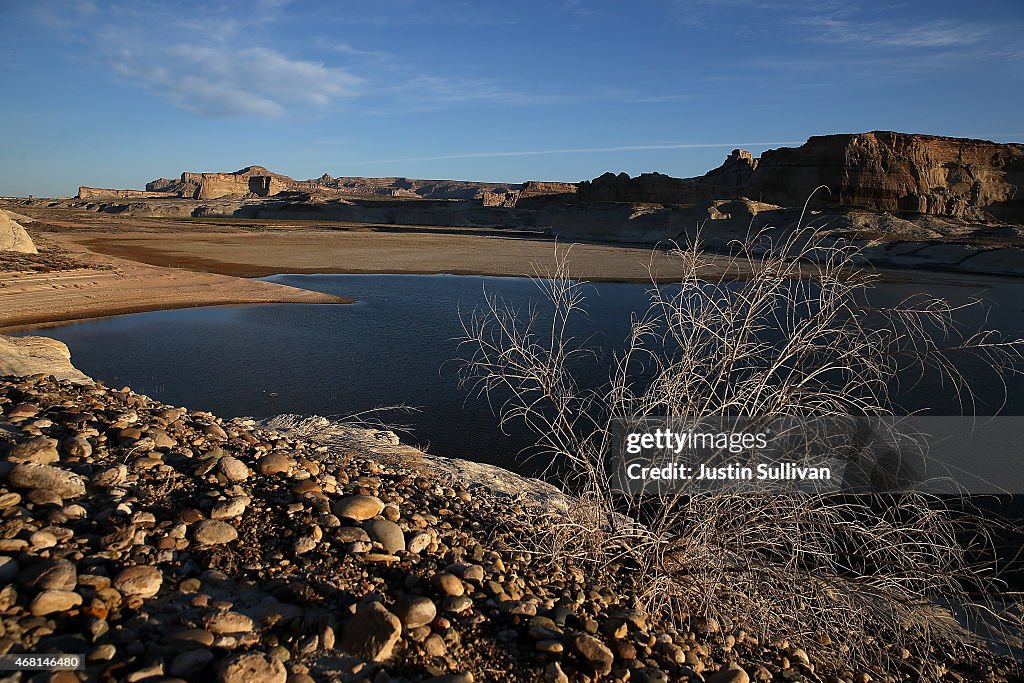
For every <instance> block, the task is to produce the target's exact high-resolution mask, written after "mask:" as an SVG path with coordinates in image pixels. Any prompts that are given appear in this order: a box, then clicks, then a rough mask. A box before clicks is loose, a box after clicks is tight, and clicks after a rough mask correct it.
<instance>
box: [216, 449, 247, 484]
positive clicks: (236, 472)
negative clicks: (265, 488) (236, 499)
mask: <svg viewBox="0 0 1024 683" xmlns="http://www.w3.org/2000/svg"><path fill="white" fill-rule="evenodd" d="M217 469H218V470H219V471H220V473H221V474H223V475H224V476H225V477H226V478H227V480H228V481H245V480H246V479H248V478H249V475H250V474H251V472H250V471H249V468H248V467H247V466H246V464H245V463H244V462H242V461H241V460H239V459H238V458H236V457H234V456H233V455H225V456H224V457H223V458H221V459H220V460H219V461H218V462H217Z"/></svg>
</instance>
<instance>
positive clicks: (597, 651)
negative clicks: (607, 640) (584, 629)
mask: <svg viewBox="0 0 1024 683" xmlns="http://www.w3.org/2000/svg"><path fill="white" fill-rule="evenodd" d="M572 647H573V650H575V651H576V653H577V654H578V655H579V656H580V657H582V658H583V659H585V660H586V661H588V662H590V664H591V665H592V666H593V667H594V669H595V670H596V671H597V672H598V673H601V674H606V673H608V672H609V671H611V670H612V662H613V661H614V656H613V655H612V651H611V650H609V649H608V646H607V645H605V644H604V643H602V642H601V641H600V640H598V639H597V638H595V637H594V636H592V635H589V634H586V633H580V634H577V635H576V637H575V638H573V640H572Z"/></svg>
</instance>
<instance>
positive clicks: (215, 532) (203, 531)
mask: <svg viewBox="0 0 1024 683" xmlns="http://www.w3.org/2000/svg"><path fill="white" fill-rule="evenodd" d="M192 536H193V538H194V539H195V541H196V543H198V544H199V545H222V544H224V543H230V542H231V541H234V540H235V539H237V538H238V532H237V531H236V530H235V527H233V526H231V525H230V524H228V523H227V522H224V521H221V520H219V519H204V520H203V521H201V522H199V523H198V524H196V528H195V531H194V532H193V533H192Z"/></svg>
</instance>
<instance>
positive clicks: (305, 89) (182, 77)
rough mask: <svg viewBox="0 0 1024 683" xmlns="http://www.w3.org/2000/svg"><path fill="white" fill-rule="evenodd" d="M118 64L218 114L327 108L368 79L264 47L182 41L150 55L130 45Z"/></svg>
mask: <svg viewBox="0 0 1024 683" xmlns="http://www.w3.org/2000/svg"><path fill="white" fill-rule="evenodd" d="M168 65H170V66H168ZM113 66H114V69H115V71H116V72H117V73H118V74H120V75H121V76H123V77H125V78H128V79H130V80H133V81H136V82H139V83H141V84H143V85H144V86H146V87H147V88H148V89H149V90H151V91H152V92H154V93H156V94H158V95H159V96H161V97H166V98H167V99H169V100H171V101H172V102H174V103H175V104H177V105H178V106H180V107H181V108H182V109H185V110H186V111H190V112H193V113H195V114H199V115H200V116H207V117H213V118H217V117H225V116H237V115H243V116H282V115H284V114H285V113H287V112H288V111H289V109H290V108H291V107H292V106H295V105H305V106H312V107H317V108H325V107H327V106H328V105H331V104H332V103H333V102H335V101H337V100H340V99H344V98H349V97H352V96H354V95H356V94H357V93H358V92H359V88H360V86H361V84H362V82H363V80H362V79H361V78H359V77H357V76H355V75H353V74H351V73H349V72H348V71H346V70H345V69H341V68H337V67H328V66H325V65H324V64H322V63H319V62H311V61H303V60H297V59H290V58H289V57H287V56H285V55H283V54H281V53H280V52H277V51H275V50H271V49H268V48H261V47H255V48H247V49H241V50H236V49H233V48H231V47H220V46H218V47H207V46H198V45H177V46H173V47H170V48H168V49H167V50H165V51H162V52H158V53H156V54H154V53H152V52H150V53H146V54H145V55H143V54H141V53H137V52H134V51H130V50H126V51H124V52H123V53H122V55H121V56H120V58H119V59H118V60H117V61H115V62H114V64H113Z"/></svg>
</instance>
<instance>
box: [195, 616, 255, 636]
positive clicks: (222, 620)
mask: <svg viewBox="0 0 1024 683" xmlns="http://www.w3.org/2000/svg"><path fill="white" fill-rule="evenodd" d="M206 628H207V630H209V631H210V632H211V633H216V634H221V635H222V634H226V633H231V634H235V633H249V632H250V631H252V629H253V621H252V617H249V616H247V615H245V614H241V613H239V612H217V613H216V614H214V615H213V616H211V617H210V618H209V619H208V620H207V622H206Z"/></svg>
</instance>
